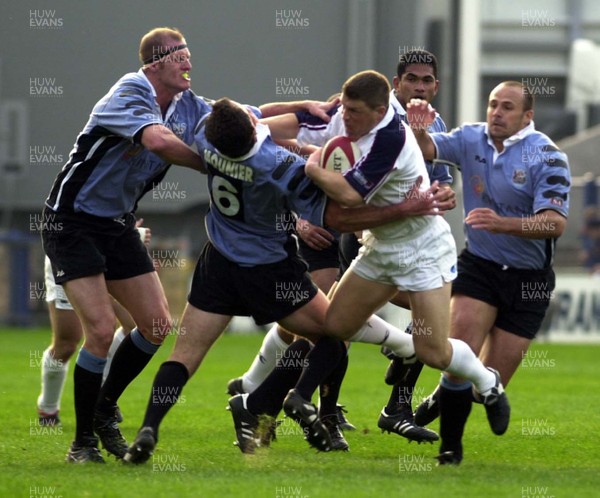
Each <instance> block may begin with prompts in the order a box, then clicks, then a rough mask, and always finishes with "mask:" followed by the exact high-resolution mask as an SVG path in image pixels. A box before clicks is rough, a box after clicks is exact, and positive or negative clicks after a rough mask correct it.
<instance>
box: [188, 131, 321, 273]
mask: <svg viewBox="0 0 600 498" xmlns="http://www.w3.org/2000/svg"><path fill="white" fill-rule="evenodd" d="M256 135H257V141H256V143H255V144H254V147H253V148H252V149H251V150H250V152H248V153H247V154H246V155H244V156H242V157H239V158H230V157H227V156H224V155H222V154H220V153H219V151H218V150H217V149H216V148H215V147H213V146H212V144H210V143H209V142H208V140H207V139H206V137H205V135H204V127H203V126H202V127H201V128H200V130H199V131H198V133H197V134H196V145H197V146H198V151H199V152H200V155H201V156H202V157H203V158H204V161H205V162H206V166H207V169H208V177H209V180H208V185H209V190H210V198H211V202H210V210H209V212H208V215H207V216H206V231H207V233H208V236H209V238H210V241H211V242H212V243H213V245H214V246H215V247H216V248H217V249H218V250H219V251H220V252H221V254H223V256H225V257H226V258H227V259H229V260H231V261H233V262H235V263H237V264H239V265H242V266H255V265H262V264H268V263H275V262H278V261H282V260H283V259H285V258H286V257H287V256H288V253H287V250H286V243H287V242H288V241H289V239H290V237H292V234H291V232H292V231H293V229H294V227H295V215H298V216H299V217H301V218H304V219H306V220H308V221H310V222H311V223H313V224H315V225H322V224H323V213H324V210H325V204H326V200H327V199H326V197H325V195H324V194H323V192H322V191H321V190H320V189H319V188H318V187H317V186H316V185H315V184H314V183H312V181H311V180H310V179H309V178H308V177H307V176H306V175H305V174H304V164H305V161H304V159H302V158H301V157H300V156H298V155H296V154H293V153H291V152H289V151H288V150H286V149H285V148H283V147H281V146H279V145H277V144H275V143H274V142H273V140H272V139H271V136H270V133H269V128H268V127H267V126H265V125H262V124H258V125H257V126H256Z"/></svg>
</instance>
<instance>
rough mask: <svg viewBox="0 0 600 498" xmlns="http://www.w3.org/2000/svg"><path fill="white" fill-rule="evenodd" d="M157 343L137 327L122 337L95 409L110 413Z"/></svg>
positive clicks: (156, 347)
mask: <svg viewBox="0 0 600 498" xmlns="http://www.w3.org/2000/svg"><path fill="white" fill-rule="evenodd" d="M158 348H159V345H157V344H152V343H151V342H149V341H148V340H146V339H145V338H144V336H143V335H142V334H141V332H140V331H139V330H138V329H133V330H132V331H131V333H130V334H129V335H128V336H127V337H125V339H123V341H122V342H121V345H120V346H119V348H118V349H117V351H116V352H115V356H114V357H113V360H112V365H111V367H110V371H109V373H108V377H107V378H106V381H105V382H104V384H103V385H102V388H101V389H100V395H99V397H98V402H97V406H96V409H97V410H98V411H99V412H102V413H106V414H111V413H113V412H114V407H115V405H116V404H117V400H118V399H119V397H120V396H121V394H123V391H124V390H125V388H126V387H127V386H128V385H129V384H130V383H131V381H132V380H133V379H135V378H136V377H137V376H138V374H139V373H140V372H141V371H142V370H143V369H144V367H145V366H146V365H147V364H148V362H149V361H150V360H151V359H152V356H153V355H154V353H155V352H156V351H157V350H158Z"/></svg>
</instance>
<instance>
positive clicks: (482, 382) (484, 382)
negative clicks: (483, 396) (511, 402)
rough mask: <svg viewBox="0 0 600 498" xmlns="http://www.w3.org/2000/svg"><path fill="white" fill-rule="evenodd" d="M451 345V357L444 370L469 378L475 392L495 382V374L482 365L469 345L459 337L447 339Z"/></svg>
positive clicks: (489, 386) (483, 390)
mask: <svg viewBox="0 0 600 498" xmlns="http://www.w3.org/2000/svg"><path fill="white" fill-rule="evenodd" d="M448 340H449V341H450V344H451V345H452V358H451V359H450V364H449V365H448V367H447V368H446V370H445V371H446V372H448V373H451V374H452V375H456V376H457V377H461V378H463V379H467V380H470V381H471V382H472V383H473V384H475V389H477V392H480V393H482V392H485V391H487V390H488V389H491V388H492V387H494V385H495V384H496V376H495V375H494V374H493V373H492V372H491V371H489V370H488V369H487V368H485V367H484V366H483V363H481V361H480V360H479V358H477V356H475V353H474V352H473V350H472V349H471V348H470V347H469V345H468V344H467V343H466V342H464V341H461V340H459V339H453V338H450V339H448Z"/></svg>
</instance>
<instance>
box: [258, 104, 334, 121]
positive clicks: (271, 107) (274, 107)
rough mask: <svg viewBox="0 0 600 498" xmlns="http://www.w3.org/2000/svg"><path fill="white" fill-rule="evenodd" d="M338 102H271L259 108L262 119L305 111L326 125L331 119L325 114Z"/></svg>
mask: <svg viewBox="0 0 600 498" xmlns="http://www.w3.org/2000/svg"><path fill="white" fill-rule="evenodd" d="M338 103H339V100H333V101H331V102H320V101H318V100H298V101H296V102H272V103H270V104H263V105H261V106H260V107H259V109H260V112H261V114H262V117H263V118H269V117H272V116H280V115H282V114H288V113H294V112H298V111H307V112H309V113H310V114H312V115H313V116H316V117H318V118H320V119H322V120H323V121H325V122H326V123H329V120H330V119H331V118H330V117H329V115H328V114H327V112H328V111H329V110H331V109H333V108H334V107H335V106H336V105H338Z"/></svg>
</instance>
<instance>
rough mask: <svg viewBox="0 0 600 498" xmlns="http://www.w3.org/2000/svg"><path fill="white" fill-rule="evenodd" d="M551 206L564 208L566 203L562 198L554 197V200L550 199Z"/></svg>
mask: <svg viewBox="0 0 600 498" xmlns="http://www.w3.org/2000/svg"><path fill="white" fill-rule="evenodd" d="M550 204H554V205H555V206H560V207H562V205H563V204H564V201H563V200H562V199H561V198H560V197H552V199H550Z"/></svg>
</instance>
